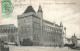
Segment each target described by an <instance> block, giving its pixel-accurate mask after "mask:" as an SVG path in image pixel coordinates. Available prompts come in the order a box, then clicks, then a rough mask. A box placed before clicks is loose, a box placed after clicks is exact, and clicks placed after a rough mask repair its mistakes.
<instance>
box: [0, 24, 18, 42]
mask: <svg viewBox="0 0 80 51" xmlns="http://www.w3.org/2000/svg"><path fill="white" fill-rule="evenodd" d="M17 32H18V28H17V27H15V26H14V25H13V24H8V25H0V35H1V40H2V41H4V42H16V41H17V40H16V38H17Z"/></svg>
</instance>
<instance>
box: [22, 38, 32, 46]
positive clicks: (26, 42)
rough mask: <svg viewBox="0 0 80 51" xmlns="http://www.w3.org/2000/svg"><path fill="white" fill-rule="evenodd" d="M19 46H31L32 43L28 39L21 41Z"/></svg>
mask: <svg viewBox="0 0 80 51" xmlns="http://www.w3.org/2000/svg"><path fill="white" fill-rule="evenodd" d="M21 44H22V46H33V42H32V41H31V40H30V39H29V38H27V39H23V41H22V43H21Z"/></svg>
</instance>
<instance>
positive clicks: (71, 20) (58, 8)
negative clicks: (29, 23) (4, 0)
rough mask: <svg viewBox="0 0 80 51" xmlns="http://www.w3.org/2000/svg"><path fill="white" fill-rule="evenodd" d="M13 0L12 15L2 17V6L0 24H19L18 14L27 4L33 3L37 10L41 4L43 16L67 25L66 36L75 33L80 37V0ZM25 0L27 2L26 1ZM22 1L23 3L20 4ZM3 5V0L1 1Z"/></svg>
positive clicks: (21, 12)
mask: <svg viewBox="0 0 80 51" xmlns="http://www.w3.org/2000/svg"><path fill="white" fill-rule="evenodd" d="M15 1H16V0H11V3H12V5H13V12H12V17H6V18H4V17H2V15H3V13H2V12H1V8H0V25H3V24H14V25H15V26H17V15H21V14H23V12H24V11H25V9H26V8H27V6H29V5H32V6H33V8H34V10H35V11H36V12H37V10H38V7H39V5H41V7H42V10H43V18H44V19H46V20H48V21H50V22H54V21H55V22H56V24H58V25H60V22H62V23H63V26H64V27H66V37H71V36H72V35H74V33H75V35H76V36H77V37H78V38H80V31H79V30H80V6H79V5H80V0H21V2H19V0H17V2H15ZM24 1H25V2H24ZM20 3H21V4H22V5H21V6H20ZM0 7H1V2H0Z"/></svg>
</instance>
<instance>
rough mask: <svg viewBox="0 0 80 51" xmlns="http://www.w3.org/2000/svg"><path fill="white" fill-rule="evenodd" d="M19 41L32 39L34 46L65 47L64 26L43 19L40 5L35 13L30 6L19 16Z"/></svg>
mask: <svg viewBox="0 0 80 51" xmlns="http://www.w3.org/2000/svg"><path fill="white" fill-rule="evenodd" d="M17 19H18V27H19V28H18V29H19V32H18V33H19V40H20V41H22V40H23V39H30V40H31V41H32V42H33V45H34V46H54V45H56V46H59V45H63V43H64V42H63V34H64V33H63V29H64V27H63V24H62V22H61V23H60V25H57V24H56V23H55V22H50V21H47V20H45V19H43V11H42V8H41V6H40V5H39V8H38V11H37V12H35V10H34V9H33V7H32V6H31V5H30V6H28V7H27V9H26V10H25V11H24V13H23V14H21V15H18V17H17Z"/></svg>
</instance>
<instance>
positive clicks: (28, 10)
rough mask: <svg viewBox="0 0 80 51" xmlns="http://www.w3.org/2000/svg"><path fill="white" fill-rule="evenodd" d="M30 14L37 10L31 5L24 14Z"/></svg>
mask: <svg viewBox="0 0 80 51" xmlns="http://www.w3.org/2000/svg"><path fill="white" fill-rule="evenodd" d="M29 12H35V10H34V9H33V7H32V6H31V5H30V6H28V7H27V9H26V10H25V11H24V13H29ZM24 13H23V14H24Z"/></svg>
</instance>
